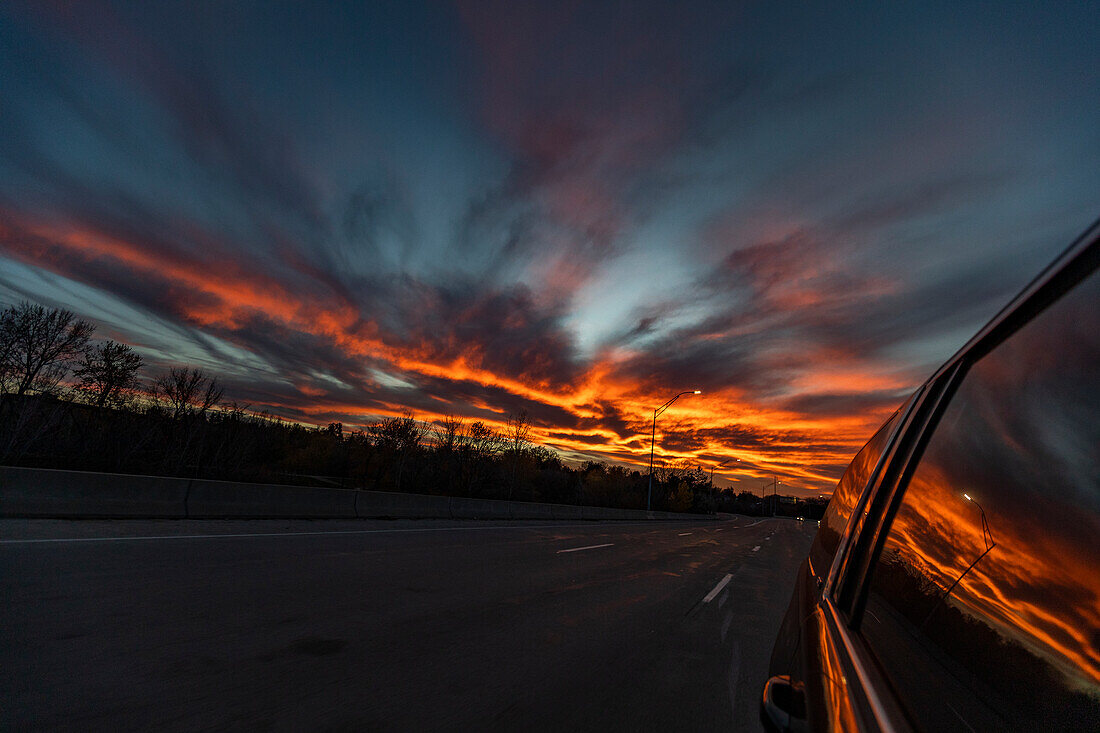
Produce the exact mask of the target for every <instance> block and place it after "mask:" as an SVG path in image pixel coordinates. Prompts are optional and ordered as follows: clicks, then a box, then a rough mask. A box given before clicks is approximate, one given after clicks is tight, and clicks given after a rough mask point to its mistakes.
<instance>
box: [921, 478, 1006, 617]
mask: <svg viewBox="0 0 1100 733" xmlns="http://www.w3.org/2000/svg"><path fill="white" fill-rule="evenodd" d="M963 498H964V499H966V500H967V501H969V502H970V503H971V504H973V505H974V506H976V507H978V511H979V512H981V515H982V542H983V543H985V550H984V551H983V552H982V554H980V555H978V556H977V557H976V558H974V562H972V563H970V564H969V565H967V566H966V570H963V571H962V573H960V574H959V577H957V578H955V582H954V583H952V584H951V585H950V586H949V587H948V588H947V590H946V591H944V593H943V595H942V596H940V599H939V600H938V601H936V605H934V606H932V609H931V610H930V611H929V612H928V615H927V616H925V617H924V621H922V622H921V625H920V627H919V628H922V629H923V628H924V626H925V624H927V623H928V622H929V620H931V618H932V614H933V613H935V612H936V609H937V608H939V607H940V605H941V604H942V603H943V602H944V601H945V600H947V597H948V596H950V595H951V594H952V593H954V592H955V586H957V585H958V584H959V583H961V582H962V579H963V578H965V577H966V574H967V573H969V572H970V571H971V570H973V569H974V566H975V565H977V564H978V563H979V562H981V561H982V558H983V557H985V556H986V555H988V554H989V553H990V551H991V550H992V549H993V548H994V547H996V546H997V543H996V542H994V541H993V533H992V532H991V531H990V530H989V522H987V521H986V518H985V509H982V505H981V504H979V503H978V502H976V501H974V497H972V496H971V495H970V494H963Z"/></svg>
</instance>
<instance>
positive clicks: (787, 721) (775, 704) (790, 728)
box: [760, 675, 807, 733]
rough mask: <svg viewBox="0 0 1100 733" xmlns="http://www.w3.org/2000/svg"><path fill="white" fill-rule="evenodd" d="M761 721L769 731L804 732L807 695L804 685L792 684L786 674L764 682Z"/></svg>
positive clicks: (782, 732)
mask: <svg viewBox="0 0 1100 733" xmlns="http://www.w3.org/2000/svg"><path fill="white" fill-rule="evenodd" d="M760 722H762V723H763V724H764V729H765V730H767V731H768V733H803V732H804V731H806V730H807V727H806V697H805V695H804V693H803V691H802V685H800V684H791V678H790V677H788V676H786V675H780V676H778V677H772V678H771V679H769V680H768V681H767V682H765V683H764V696H763V698H762V699H761V701H760Z"/></svg>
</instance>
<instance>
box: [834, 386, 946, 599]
mask: <svg viewBox="0 0 1100 733" xmlns="http://www.w3.org/2000/svg"><path fill="white" fill-rule="evenodd" d="M926 387H927V385H926V384H922V385H921V386H920V387H917V389H916V391H915V392H914V393H913V395H912V396H911V397H910V399H909V400H907V402H909V409H908V410H906V411H905V413H904V414H900V415H898V422H897V424H896V425H894V429H893V430H892V431H891V432H890V437H889V438H887V439H886V446H885V447H884V448H883V449H882V453H881V454H879V457H878V461H876V462H875V467H874V469H872V470H871V475H870V476H868V478H867V482H866V483H865V484H864V485H863V488H862V489H861V490H860V492H859V498H858V499H856V503H855V506H853V507H852V512H851V514H849V515H848V523H847V524H846V525H845V527H844V534H843V536H841V538H840V545H839V546H838V547H837V549H836V553H834V554H833V561H832V562H831V563H830V564H829V572H828V576H827V577H826V578H825V583H824V585H823V587H822V591H821V595H822V597H827V598H831V597H832V592H833V589H834V588H835V587H836V585H837V583H838V582H839V576H840V574H841V568H842V566H843V565H844V564H845V563H844V561H845V559H846V558H847V555H848V548H849V546H850V545H851V542H852V535H853V533H854V531H855V528H856V526H857V525H858V523H859V517H860V516H861V515H862V514H863V512H864V510H865V509H866V507H867V504H868V502H869V501H870V499H871V495H872V494H875V493H876V492H875V491H870V490H869V489H870V488H871V487H874V485H875V484H876V483H877V482H878V480H879V477H880V476H881V475H882V473H883V471H884V470H885V468H886V465H887V464H888V463H889V460H890V458H891V454H892V452H893V450H894V446H895V445H896V443H897V441H898V439H899V437H900V436H901V435H902V434H903V433H904V432H905V431H906V430H907V429H908V427H909V425H908V421H909V420H910V416H912V415H913V414H914V411H915V410H916V409H917V408H918V407H919V406H920V405H921V404H923V403H924V399H925V393H926V392H927V389H926ZM904 406H905V404H904V403H903V404H902V407H904ZM857 455H858V454H857ZM852 460H855V457H854V456H853V459H852Z"/></svg>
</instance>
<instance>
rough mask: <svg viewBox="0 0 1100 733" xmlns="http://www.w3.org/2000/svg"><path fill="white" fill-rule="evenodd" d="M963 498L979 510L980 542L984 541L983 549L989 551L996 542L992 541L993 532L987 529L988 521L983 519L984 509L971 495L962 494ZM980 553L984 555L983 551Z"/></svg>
mask: <svg viewBox="0 0 1100 733" xmlns="http://www.w3.org/2000/svg"><path fill="white" fill-rule="evenodd" d="M963 498H964V499H966V500H967V501H969V502H970V503H971V504H973V505H974V506H976V507H978V511H979V512H981V515H982V542H984V543H985V551H986V552H989V551H990V550H992V549H993V546H994V545H995V544H996V543H995V542H994V541H993V533H992V532H990V531H989V522H987V521H986V519H985V509H982V505H981V504H979V503H978V502H976V501H974V498H973V497H972V496H970V494H963ZM982 554H983V555H984V554H985V553H982Z"/></svg>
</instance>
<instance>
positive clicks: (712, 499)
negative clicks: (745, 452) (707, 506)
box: [707, 458, 741, 505]
mask: <svg viewBox="0 0 1100 733" xmlns="http://www.w3.org/2000/svg"><path fill="white" fill-rule="evenodd" d="M734 460H736V461H738V462H740V461H741V459H740V458H727V459H726V460H724V461H722V462H721V463H719V464H718V465H717V466H711V467H710V479H709V480H708V481H707V484H708V485H709V486H710V500H711V502H712V503H713V504H715V505H717V500H716V499H715V491H714V470H715V469H716V468H721V467H722V466H724V465H726V464H727V463H729V462H730V461H734Z"/></svg>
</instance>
